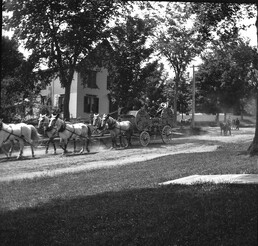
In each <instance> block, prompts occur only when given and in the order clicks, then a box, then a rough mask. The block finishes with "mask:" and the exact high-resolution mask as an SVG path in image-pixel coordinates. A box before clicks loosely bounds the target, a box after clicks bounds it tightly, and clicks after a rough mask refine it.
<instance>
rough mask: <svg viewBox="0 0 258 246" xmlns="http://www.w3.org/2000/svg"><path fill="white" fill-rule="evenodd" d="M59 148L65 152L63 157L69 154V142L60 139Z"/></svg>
mask: <svg viewBox="0 0 258 246" xmlns="http://www.w3.org/2000/svg"><path fill="white" fill-rule="evenodd" d="M62 143H64V144H63V145H64V146H63V145H62ZM59 146H60V148H61V149H62V150H63V151H64V152H63V155H64V154H65V153H67V150H66V148H67V140H63V139H62V138H61V139H60V144H59Z"/></svg>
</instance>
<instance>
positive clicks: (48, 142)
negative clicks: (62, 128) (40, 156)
mask: <svg viewBox="0 0 258 246" xmlns="http://www.w3.org/2000/svg"><path fill="white" fill-rule="evenodd" d="M50 142H51V138H49V140H48V141H47V146H46V150H45V154H47V153H48V148H49V144H50Z"/></svg>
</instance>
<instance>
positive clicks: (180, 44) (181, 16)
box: [154, 3, 204, 119]
mask: <svg viewBox="0 0 258 246" xmlns="http://www.w3.org/2000/svg"><path fill="white" fill-rule="evenodd" d="M190 16H191V12H190V11H189V6H188V4H187V3H185V4H181V3H174V4H170V3H168V5H167V7H166V10H165V16H164V17H158V16H156V18H157V20H158V21H159V22H160V23H161V25H163V26H164V27H165V28H160V25H157V27H158V28H157V34H155V43H154V47H155V49H156V50H157V51H158V52H159V54H160V55H162V56H165V57H166V59H167V60H168V62H169V64H170V65H171V67H172V68H173V70H174V72H175V86H174V90H175V93H174V109H175V110H174V114H175V115H174V118H175V119H176V115H177V94H178V86H179V84H180V82H181V81H180V79H181V78H182V76H183V75H184V73H185V72H186V69H187V67H188V66H189V64H190V63H191V61H192V60H193V59H194V58H195V57H196V56H197V55H199V54H200V53H201V51H202V49H203V48H204V43H203V42H202V41H201V40H200V39H199V37H198V36H197V35H196V31H195V29H194V28H192V27H191V26H187V25H186V23H187V21H188V19H189V18H190Z"/></svg>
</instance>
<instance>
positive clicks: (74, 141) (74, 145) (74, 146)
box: [73, 139, 76, 153]
mask: <svg viewBox="0 0 258 246" xmlns="http://www.w3.org/2000/svg"><path fill="white" fill-rule="evenodd" d="M75 152H76V139H74V140H73V153H75Z"/></svg>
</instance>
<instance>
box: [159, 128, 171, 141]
mask: <svg viewBox="0 0 258 246" xmlns="http://www.w3.org/2000/svg"><path fill="white" fill-rule="evenodd" d="M172 134H173V133H172V128H171V126H169V125H166V126H164V127H163V128H162V131H161V138H162V141H163V143H165V144H169V143H171V141H172Z"/></svg>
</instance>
